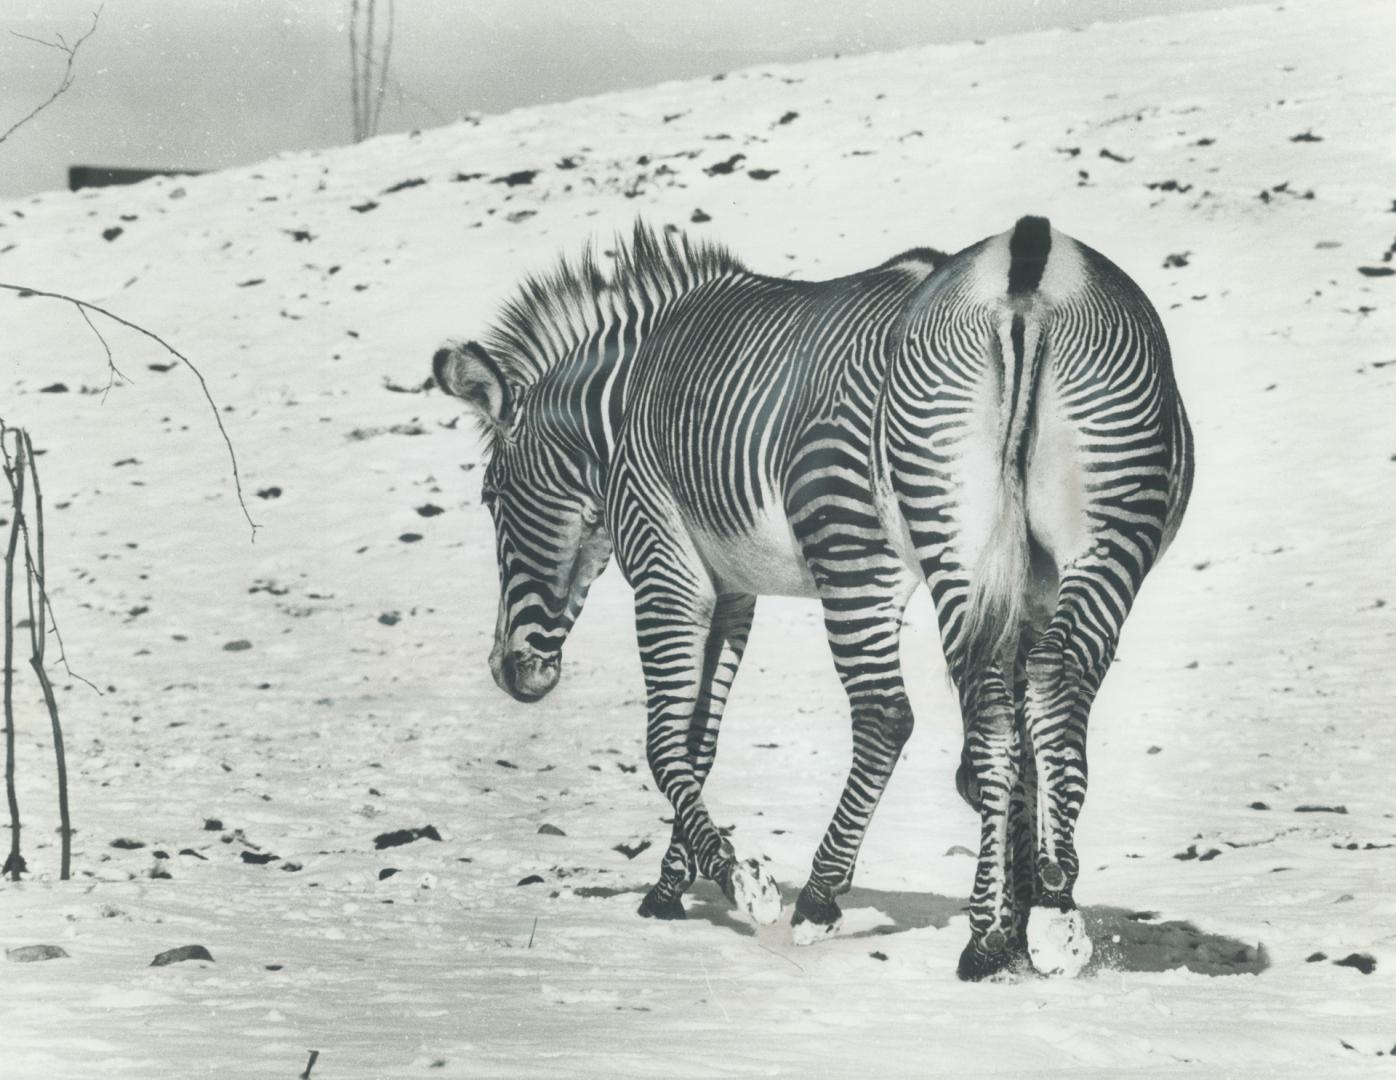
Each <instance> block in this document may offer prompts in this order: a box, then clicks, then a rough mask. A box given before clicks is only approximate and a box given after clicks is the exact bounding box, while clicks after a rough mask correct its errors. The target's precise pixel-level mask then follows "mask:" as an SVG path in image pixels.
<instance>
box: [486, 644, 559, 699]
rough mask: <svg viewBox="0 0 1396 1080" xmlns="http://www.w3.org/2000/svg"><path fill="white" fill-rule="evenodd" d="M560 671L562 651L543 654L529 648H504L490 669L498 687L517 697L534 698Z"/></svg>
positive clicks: (551, 684) (545, 690)
mask: <svg viewBox="0 0 1396 1080" xmlns="http://www.w3.org/2000/svg"><path fill="white" fill-rule="evenodd" d="M561 673H562V654H561V653H552V654H550V655H544V654H542V653H539V652H536V651H535V650H533V649H515V650H513V651H512V652H506V653H505V654H504V656H503V658H502V659H501V661H500V663H499V666H498V667H497V668H494V669H493V674H494V681H495V682H496V683H497V684H498V685H499V688H500V689H501V690H504V691H505V692H507V693H508V694H509V695H510V696H511V697H513V698H515V699H516V700H518V701H524V702H534V701H538V700H540V699H541V698H543V697H546V696H547V694H548V691H550V690H551V689H552V688H553V687H554V686H556V685H557V680H558V677H559V676H560V675H561Z"/></svg>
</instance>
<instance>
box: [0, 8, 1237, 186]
mask: <svg viewBox="0 0 1396 1080" xmlns="http://www.w3.org/2000/svg"><path fill="white" fill-rule="evenodd" d="M365 2H366V0H365ZM387 2H388V0H378V5H379V7H380V8H386V7H387ZM1234 2H1235V0H935V2H930V0H926V2H921V0H861V2H852V3H850V2H846V0H845V2H840V0H694V2H692V3H682V4H680V3H674V2H672V0H397V19H396V35H395V41H394V46H393V57H392V71H393V74H394V75H395V76H396V78H397V80H398V85H397V86H394V87H392V88H391V89H390V90H389V92H388V97H387V101H386V103H385V105H384V108H383V117H382V127H381V130H383V131H398V130H405V129H408V128H414V127H430V126H436V125H439V124H442V123H446V122H449V121H451V120H453V119H456V118H458V117H460V116H461V115H462V114H464V113H467V112H471V111H478V112H485V113H491V112H501V111H504V110H506V109H510V108H514V107H516V106H520V105H531V104H536V103H539V102H547V101H565V100H567V99H569V98H574V97H578V96H580V95H584V94H594V93H599V92H602V91H606V90H616V89H622V88H625V87H631V86H644V85H647V84H650V83H655V82H661V81H663V80H665V79H677V78H690V77H695V76H702V75H712V74H716V73H717V72H719V71H726V70H730V69H732V68H735V67H741V66H748V65H751V64H758V63H763V62H769V61H776V60H802V59H808V58H810V57H813V56H826V55H829V54H831V53H835V52H842V53H853V52H867V51H870V50H886V49H896V48H900V47H905V46H908V45H919V44H927V43H931V42H941V41H959V40H965V39H968V38H984V37H993V36H995V35H998V34H1005V33H1014V32H1019V31H1023V30H1031V29H1034V28H1039V27H1050V26H1074V25H1082V24H1085V23H1089V22H1094V21H1098V20H1102V19H1108V20H1116V19H1125V18H1130V17H1133V16H1137V15H1144V14H1151V13H1156V12H1168V11H1180V10H1196V9H1201V8H1219V7H1227V6H1232V4H1234ZM95 7H96V3H95V2H93V0H0V131H3V130H4V129H6V128H8V127H9V126H10V124H11V123H13V122H14V121H15V120H17V119H18V118H19V117H21V116H23V115H24V114H25V113H26V112H28V111H29V109H31V108H33V106H34V105H35V104H37V103H38V102H39V101H42V100H43V99H44V98H45V97H47V96H48V95H49V93H51V92H52V89H53V87H54V86H55V85H56V84H57V82H58V80H59V79H60V77H61V76H62V71H63V63H64V58H63V56H62V54H61V53H59V52H58V51H57V50H53V49H46V48H43V47H41V46H39V45H36V44H33V43H32V42H29V41H26V40H23V39H22V38H20V37H17V36H16V35H15V34H12V33H10V32H9V31H17V32H19V33H22V34H27V35H29V36H32V37H41V38H51V37H52V36H53V35H54V34H55V33H62V34H64V35H65V36H66V37H67V38H68V39H69V40H70V41H71V40H72V39H73V38H75V37H77V36H79V35H80V34H81V32H82V31H83V30H84V29H85V28H86V27H87V26H88V25H89V24H90V22H91V13H92V11H93V10H94V8H95ZM348 11H349V3H348V0H318V2H317V0H107V3H106V6H105V8H104V9H103V10H102V14H101V19H100V25H99V28H98V30H97V33H96V34H95V35H94V36H93V37H92V38H91V39H90V40H89V41H88V42H87V43H86V44H85V45H84V46H83V48H82V50H81V52H80V53H79V56H78V62H77V67H76V79H75V82H74V84H73V86H72V88H71V89H70V90H69V92H68V93H67V94H66V95H64V97H62V98H61V99H60V100H59V101H58V102H57V103H55V104H54V105H53V106H52V107H51V108H50V109H48V110H47V111H46V112H45V113H43V114H42V115H41V116H40V117H39V119H37V120H35V121H34V122H33V123H31V124H29V125H26V126H25V127H24V128H21V129H20V130H19V131H18V132H16V133H15V134H14V135H12V136H11V137H10V138H9V139H8V140H7V141H6V142H4V143H0V196H11V195H23V194H28V193H31V192H35V191H41V190H45V189H50V188H57V187H62V186H64V185H65V184H66V180H67V172H66V170H67V167H68V166H69V165H73V164H83V165H126V166H164V167H183V168H195V169H209V168H219V167H222V166H227V165H234V164H239V163H244V162H251V161H257V160H260V159H261V158H265V157H268V156H270V155H272V154H275V153H277V152H279V151H282V150H292V149H304V148H314V147H323V146H332V145H337V144H340V143H344V142H348V141H349V140H350V134H351V132H350V124H351V120H350V104H349V89H348V87H349V49H348V38H347V33H346V23H347V16H348Z"/></svg>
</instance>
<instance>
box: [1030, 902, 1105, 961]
mask: <svg viewBox="0 0 1396 1080" xmlns="http://www.w3.org/2000/svg"><path fill="white" fill-rule="evenodd" d="M1094 950H1095V947H1094V946H1093V945H1092V944H1091V939H1090V935H1088V934H1087V933H1086V921H1085V920H1084V919H1083V918H1081V912H1080V911H1079V910H1078V909H1077V908H1071V909H1069V910H1067V911H1061V910H1059V909H1057V908H1055V907H1035V908H1033V909H1032V911H1030V912H1029V913H1028V957H1029V959H1031V960H1032V966H1033V967H1035V968H1036V969H1037V970H1038V971H1040V972H1041V973H1042V974H1043V975H1064V976H1066V977H1067V978H1068V979H1074V978H1075V977H1076V976H1077V975H1079V974H1081V969H1082V968H1084V967H1085V966H1086V964H1087V963H1089V962H1090V959H1091V953H1092V952H1093V951H1094Z"/></svg>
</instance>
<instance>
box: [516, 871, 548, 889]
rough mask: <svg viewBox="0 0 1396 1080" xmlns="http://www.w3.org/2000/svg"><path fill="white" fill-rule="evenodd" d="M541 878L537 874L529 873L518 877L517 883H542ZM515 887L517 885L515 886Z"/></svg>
mask: <svg viewBox="0 0 1396 1080" xmlns="http://www.w3.org/2000/svg"><path fill="white" fill-rule="evenodd" d="M542 884H543V879H542V878H541V877H539V876H538V875H537V874H529V875H528V877H526V878H520V879H519V885H542ZM516 887H517V886H516Z"/></svg>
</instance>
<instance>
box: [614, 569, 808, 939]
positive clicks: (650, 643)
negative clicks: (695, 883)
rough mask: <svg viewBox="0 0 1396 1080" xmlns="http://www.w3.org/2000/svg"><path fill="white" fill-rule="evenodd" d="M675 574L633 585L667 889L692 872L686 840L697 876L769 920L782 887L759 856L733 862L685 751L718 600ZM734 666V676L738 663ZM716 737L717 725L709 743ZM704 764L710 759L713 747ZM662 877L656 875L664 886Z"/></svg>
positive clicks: (703, 684)
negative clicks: (670, 829)
mask: <svg viewBox="0 0 1396 1080" xmlns="http://www.w3.org/2000/svg"><path fill="white" fill-rule="evenodd" d="M671 565H672V564H671ZM676 576H677V575H673V574H668V575H665V577H664V578H660V579H658V580H657V581H655V582H649V581H639V582H636V590H635V613H636V615H635V623H636V631H637V635H638V637H639V642H640V665H641V667H642V668H643V669H644V673H645V686H646V690H647V696H648V705H649V726H648V730H647V736H646V746H645V750H646V756H647V757H648V759H649V766H650V771H651V773H652V774H653V776H654V780H655V783H656V784H657V785H658V787H659V790H660V791H661V792H663V794H664V796H665V798H667V799H668V800H669V804H670V805H671V806H672V807H673V810H674V838H675V841H676V843H671V845H670V854H672V855H674V859H673V862H672V863H671V862H670V859H669V856H668V855H666V858H665V872H666V873H668V874H669V875H670V878H671V884H670V886H669V888H670V889H671V890H672V889H673V888H674V887H675V886H677V885H678V884H679V883H680V882H683V880H684V879H685V878H687V877H688V875H689V871H688V868H687V861H686V857H685V856H686V853H685V852H683V851H681V850H679V849H678V845H682V844H684V843H685V842H686V846H687V852H688V853H691V855H692V859H693V864H694V867H695V868H696V871H697V873H699V874H702V875H703V876H704V877H706V878H709V879H710V880H712V881H714V882H716V883H717V885H718V887H719V888H721V889H722V891H723V894H724V895H725V896H726V897H727V898H728V900H730V901H732V903H734V904H735V905H736V906H738V907H740V908H742V909H743V910H745V911H746V912H747V914H748V915H749V916H750V917H751V918H752V919H753V920H754V921H755V922H758V923H762V924H770V923H773V922H775V921H776V920H777V919H778V918H779V917H780V909H781V901H780V888H779V886H777V885H776V882H775V879H774V878H772V877H771V875H770V874H769V873H768V872H767V871H766V870H765V868H764V867H762V866H761V864H760V862H759V861H757V860H756V859H747V860H745V861H740V860H738V859H737V856H736V854H735V852H734V851H733V849H732V846H731V845H730V844H728V843H727V841H726V840H725V839H723V837H722V834H721V833H720V832H719V831H718V828H717V826H716V825H715V824H713V820H712V817H711V815H709V813H708V808H707V806H706V805H705V804H704V802H703V781H704V780H706V779H707V767H706V766H703V767H702V771H701V773H700V771H699V768H700V762H699V760H698V759H697V758H696V757H695V756H694V755H692V754H691V752H690V747H691V742H690V739H691V734H692V732H693V730H694V726H695V717H696V716H697V715H699V714H700V712H702V711H703V710H702V708H701V706H702V702H703V699H704V698H705V697H707V696H708V692H709V691H708V689H707V688H708V687H709V686H710V685H711V681H710V680H709V679H707V678H705V675H706V673H707V669H708V658H709V656H710V652H709V649H708V645H709V642H710V640H711V636H712V634H713V632H714V623H715V620H716V618H717V615H718V612H719V608H720V607H721V605H720V604H719V602H718V598H717V597H716V596H715V595H714V594H713V592H712V590H711V588H710V587H709V588H708V589H707V590H705V591H704V590H698V589H695V590H693V592H692V593H689V592H686V591H685V592H679V591H678V590H676V589H674V587H673V585H672V581H673V580H674V578H675V577H676ZM656 577H657V575H656ZM695 594H696V595H695ZM748 620H749V613H748ZM743 636H744V635H743ZM722 651H723V650H719V652H720V653H721V652H722ZM732 671H733V673H735V665H734V666H733V668H732ZM730 681H731V677H730V676H729V677H728V682H729V684H730ZM704 727H705V730H706V725H705V726H704ZM715 738H716V730H715V729H714V731H713V740H714V742H713V745H714V747H715ZM707 764H708V765H710V764H711V752H710V753H709V755H708V763H707ZM681 859H682V860H683V862H682V867H683V868H682V869H680V860H681ZM671 866H672V868H673V869H672V870H671V869H670V867H671ZM663 880H664V878H663V877H661V883H662V882H663ZM656 888H658V886H656ZM680 891H681V890H680ZM675 895H677V893H676V894H675Z"/></svg>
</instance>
